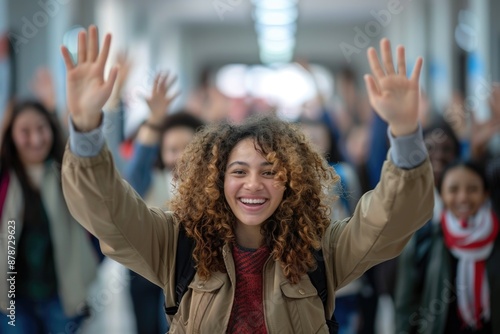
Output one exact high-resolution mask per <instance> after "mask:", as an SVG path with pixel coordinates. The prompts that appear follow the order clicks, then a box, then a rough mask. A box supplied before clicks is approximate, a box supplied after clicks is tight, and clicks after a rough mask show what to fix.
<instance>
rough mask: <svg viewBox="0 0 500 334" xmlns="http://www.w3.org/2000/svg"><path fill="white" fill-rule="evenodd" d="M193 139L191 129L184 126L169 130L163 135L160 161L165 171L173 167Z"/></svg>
mask: <svg viewBox="0 0 500 334" xmlns="http://www.w3.org/2000/svg"><path fill="white" fill-rule="evenodd" d="M193 137H194V131H193V129H191V128H188V127H184V126H179V127H174V128H171V129H169V130H167V131H166V132H165V133H164V134H163V138H162V141H163V142H162V151H161V159H162V161H163V164H164V165H165V167H166V168H167V169H173V168H174V167H175V164H176V162H177V160H179V158H180V156H181V155H182V152H184V149H185V148H186V146H187V145H188V144H189V143H190V142H191V140H193Z"/></svg>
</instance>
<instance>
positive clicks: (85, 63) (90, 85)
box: [61, 25, 118, 132]
mask: <svg viewBox="0 0 500 334" xmlns="http://www.w3.org/2000/svg"><path fill="white" fill-rule="evenodd" d="M110 44H111V35H110V34H106V36H105V37H104V43H103V46H102V50H101V51H100V52H99V38H98V35H97V27H96V26H94V25H92V26H90V27H89V29H88V32H86V31H81V32H80V33H79V34H78V59H77V64H74V63H73V60H72V59H71V55H70V53H69V51H68V49H67V48H66V47H65V46H62V47H61V52H62V56H63V58H64V63H65V64H66V94H67V101H68V110H69V112H70V115H71V119H72V121H73V124H74V126H75V127H76V128H77V129H78V130H79V131H82V132H87V131H91V130H93V129H95V128H97V127H98V126H99V124H100V122H101V114H102V113H101V110H102V107H103V106H104V104H105V103H106V101H107V100H108V98H109V96H110V95H111V91H112V90H113V85H114V82H115V80H116V77H117V74H118V68H116V67H114V68H113V69H112V70H111V72H110V74H109V78H108V80H107V81H105V80H104V67H105V65H106V60H107V58H108V54H109V46H110Z"/></svg>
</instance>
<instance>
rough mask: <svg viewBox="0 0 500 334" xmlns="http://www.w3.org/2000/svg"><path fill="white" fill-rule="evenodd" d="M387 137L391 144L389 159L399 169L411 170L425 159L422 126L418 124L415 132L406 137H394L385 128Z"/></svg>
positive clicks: (388, 129)
mask: <svg viewBox="0 0 500 334" xmlns="http://www.w3.org/2000/svg"><path fill="white" fill-rule="evenodd" d="M387 136H388V137H389V141H390V142H391V149H390V151H389V152H390V154H389V155H390V158H391V161H392V162H393V163H394V165H396V166H397V167H399V168H402V169H413V168H415V167H417V166H420V165H421V164H422V163H423V162H424V160H425V159H426V158H427V148H426V147H425V143H424V136H423V133H422V126H421V125H420V124H419V125H418V129H417V131H416V132H414V133H412V134H409V135H407V136H401V137H394V136H393V135H392V133H391V131H390V128H389V127H388V128H387Z"/></svg>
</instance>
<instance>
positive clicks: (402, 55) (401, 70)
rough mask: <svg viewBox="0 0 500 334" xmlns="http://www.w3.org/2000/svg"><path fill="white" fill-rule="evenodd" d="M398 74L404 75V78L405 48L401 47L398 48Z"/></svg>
mask: <svg viewBox="0 0 500 334" xmlns="http://www.w3.org/2000/svg"><path fill="white" fill-rule="evenodd" d="M397 54H398V74H401V75H404V76H405V77H406V60H405V48H404V46H402V45H399V46H398V49H397Z"/></svg>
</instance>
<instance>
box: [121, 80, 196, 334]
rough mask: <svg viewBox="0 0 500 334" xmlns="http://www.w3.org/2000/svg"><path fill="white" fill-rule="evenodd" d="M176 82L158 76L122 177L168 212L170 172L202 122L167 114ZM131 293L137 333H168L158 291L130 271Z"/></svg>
mask: <svg viewBox="0 0 500 334" xmlns="http://www.w3.org/2000/svg"><path fill="white" fill-rule="evenodd" d="M174 82H175V79H173V80H169V76H168V75H162V74H158V75H157V76H156V78H155V81H154V84H153V88H152V92H151V96H150V97H149V98H147V99H146V102H147V104H148V106H149V109H150V114H149V116H148V118H147V120H146V121H145V122H144V123H143V124H142V125H141V127H140V129H139V132H138V134H137V137H136V140H135V141H134V149H133V152H134V153H133V156H132V158H131V159H130V161H129V163H128V164H127V166H126V168H125V170H124V173H123V175H124V178H125V180H127V181H128V182H129V183H130V185H131V186H132V187H133V188H134V189H135V190H136V191H137V193H138V194H139V195H140V196H141V197H142V198H144V199H145V202H146V203H147V204H148V205H149V206H156V207H161V208H163V209H164V210H167V209H168V204H167V202H168V201H169V200H170V199H171V198H172V196H173V188H174V184H173V169H174V168H175V164H176V162H177V160H178V159H179V158H180V156H181V154H182V152H183V151H184V149H185V148H186V146H187V145H188V144H189V143H190V142H191V140H192V139H193V137H194V134H195V132H196V131H197V130H198V129H199V128H200V127H201V126H202V125H203V123H202V122H201V120H199V119H198V118H196V117H195V116H192V115H191V114H189V113H187V112H184V111H180V112H177V113H175V114H169V112H168V111H169V106H170V105H171V103H172V101H173V99H175V97H176V96H177V94H171V93H170V92H171V88H172V85H173V84H174ZM130 274H131V278H132V279H131V281H130V292H131V296H132V302H133V307H134V313H135V317H136V324H137V331H138V333H165V332H166V331H167V330H168V326H167V322H166V316H165V309H164V305H163V304H164V297H163V293H162V290H161V288H159V287H158V286H156V285H154V284H153V283H151V282H149V281H148V280H147V279H145V278H143V277H142V276H140V275H138V274H136V273H134V272H132V271H131V272H130Z"/></svg>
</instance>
